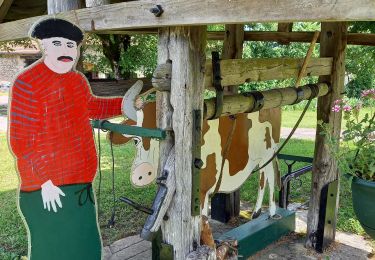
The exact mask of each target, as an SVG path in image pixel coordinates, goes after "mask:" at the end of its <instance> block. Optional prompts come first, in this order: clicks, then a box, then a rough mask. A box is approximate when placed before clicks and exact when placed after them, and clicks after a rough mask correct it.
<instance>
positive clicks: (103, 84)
mask: <svg viewBox="0 0 375 260" xmlns="http://www.w3.org/2000/svg"><path fill="white" fill-rule="evenodd" d="M138 80H142V82H143V89H142V93H144V92H145V91H148V90H149V89H151V88H152V85H151V80H150V79H147V78H139V79H127V80H90V86H91V90H92V92H93V94H94V95H96V96H104V97H110V96H123V95H125V93H126V91H127V90H128V89H129V88H131V87H132V86H133V85H134V83H135V82H137V81H138Z"/></svg>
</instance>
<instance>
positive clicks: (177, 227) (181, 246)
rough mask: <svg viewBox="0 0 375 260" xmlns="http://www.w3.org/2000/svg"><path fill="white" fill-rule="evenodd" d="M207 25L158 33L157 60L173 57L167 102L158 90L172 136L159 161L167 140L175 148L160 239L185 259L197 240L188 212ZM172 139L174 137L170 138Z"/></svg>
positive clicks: (197, 221)
mask: <svg viewBox="0 0 375 260" xmlns="http://www.w3.org/2000/svg"><path fill="white" fill-rule="evenodd" d="M205 34H206V27H171V28H168V29H162V30H161V31H160V34H159V46H158V51H159V57H158V60H159V62H160V61H162V62H163V63H164V62H166V60H171V61H172V75H173V77H172V79H171V93H170V104H171V106H172V107H169V106H168V105H163V102H162V101H163V96H160V95H164V96H167V95H166V94H158V95H159V97H158V102H159V103H158V105H159V104H161V105H163V107H160V108H158V109H160V110H159V113H158V119H159V120H158V121H159V124H160V123H163V122H170V121H169V120H165V119H163V117H169V114H170V113H171V111H172V110H173V114H172V120H171V123H172V128H173V137H172V138H171V139H170V140H167V141H163V142H161V143H160V154H161V158H160V162H161V163H164V161H165V158H162V157H165V154H166V153H165V152H166V150H167V149H166V148H165V146H167V147H168V144H164V143H165V142H169V143H173V141H174V144H175V146H174V149H175V158H176V161H175V174H176V195H175V197H174V198H173V200H172V203H171V205H170V207H169V209H168V213H167V214H168V216H169V220H168V221H164V223H163V225H162V231H163V241H164V242H166V243H168V244H172V245H173V248H174V258H175V259H185V258H186V256H187V255H188V254H189V253H190V252H191V251H193V244H194V242H195V243H196V244H198V245H199V241H200V217H199V216H198V217H192V216H191V197H192V193H191V192H192V191H191V189H192V169H193V157H192V156H193V154H192V151H193V149H192V141H193V110H194V109H202V107H203V85H202V82H203V73H204V70H203V68H204V62H205V44H206V39H205ZM165 100H166V99H165V98H164V101H165ZM173 139H174V140H173Z"/></svg>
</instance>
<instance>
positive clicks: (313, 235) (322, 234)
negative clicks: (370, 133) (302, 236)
mask: <svg viewBox="0 0 375 260" xmlns="http://www.w3.org/2000/svg"><path fill="white" fill-rule="evenodd" d="M320 39H321V40H320V42H321V43H320V56H321V57H333V66H332V67H333V69H332V74H331V75H330V76H321V77H320V78H319V81H320V82H330V83H331V86H332V88H331V89H332V90H331V93H330V94H328V95H326V96H323V97H319V99H318V110H317V118H318V120H322V121H323V122H324V123H327V124H328V125H329V126H330V127H331V128H332V133H331V134H332V135H333V136H334V137H339V135H340V128H341V112H340V113H336V112H332V110H331V109H332V106H333V104H334V101H335V100H336V99H339V98H341V96H342V92H343V90H344V78H345V49H346V44H347V24H346V23H345V22H340V23H322V29H321V36H320ZM321 130H322V129H321V128H320V127H319V125H318V126H317V131H316V141H315V153H314V162H313V178H312V189H311V197H310V204H309V213H308V221H307V223H308V224H307V240H306V246H308V247H313V248H315V249H318V250H319V247H320V248H322V247H323V244H324V245H327V244H328V243H329V242H331V241H333V240H334V239H335V230H336V221H337V207H338V195H337V194H338V190H339V188H338V185H337V186H336V187H337V188H335V190H334V192H330V196H332V195H333V196H332V197H334V196H336V195H337V199H336V201H335V202H334V203H332V204H334V205H330V206H328V207H327V203H326V202H327V200H326V201H323V200H322V198H321V196H322V190H323V189H327V187H328V186H327V185H328V184H330V183H332V182H333V181H335V180H338V179H339V173H338V169H337V163H336V162H335V160H334V158H332V156H331V154H330V153H329V150H328V147H327V145H326V139H325V137H324V136H321V135H320V132H321ZM328 212H330V214H331V215H330V216H328ZM322 227H323V228H322ZM322 240H323V241H322ZM319 251H320V250H319Z"/></svg>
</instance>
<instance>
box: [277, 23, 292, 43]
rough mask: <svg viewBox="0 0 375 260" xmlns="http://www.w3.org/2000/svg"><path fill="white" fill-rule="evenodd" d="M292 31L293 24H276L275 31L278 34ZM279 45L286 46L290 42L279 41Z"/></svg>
mask: <svg viewBox="0 0 375 260" xmlns="http://www.w3.org/2000/svg"><path fill="white" fill-rule="evenodd" d="M292 30H293V23H278V24H277V31H278V32H291V31H292ZM278 43H279V44H283V45H287V44H289V43H290V42H289V41H287V40H279V41H278Z"/></svg>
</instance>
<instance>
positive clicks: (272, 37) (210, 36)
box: [97, 28, 375, 46]
mask: <svg viewBox="0 0 375 260" xmlns="http://www.w3.org/2000/svg"><path fill="white" fill-rule="evenodd" d="M97 33H99V34H101V33H106V34H129V35H137V34H151V35H156V34H157V33H158V30H157V29H153V28H149V29H134V30H123V31H121V30H120V31H111V30H110V31H100V32H97ZM224 37H225V32H224V31H209V32H207V40H216V41H217V40H223V39H224ZM313 37H314V32H273V31H251V32H249V31H247V32H244V40H245V41H271V42H306V43H310V42H311V41H312V39H313ZM317 42H318V43H319V42H320V39H318V40H317ZM348 44H350V45H368V46H375V34H374V33H349V34H348Z"/></svg>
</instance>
